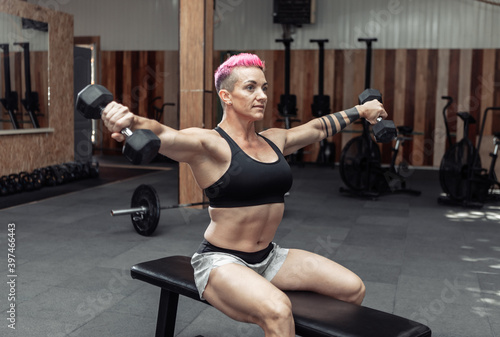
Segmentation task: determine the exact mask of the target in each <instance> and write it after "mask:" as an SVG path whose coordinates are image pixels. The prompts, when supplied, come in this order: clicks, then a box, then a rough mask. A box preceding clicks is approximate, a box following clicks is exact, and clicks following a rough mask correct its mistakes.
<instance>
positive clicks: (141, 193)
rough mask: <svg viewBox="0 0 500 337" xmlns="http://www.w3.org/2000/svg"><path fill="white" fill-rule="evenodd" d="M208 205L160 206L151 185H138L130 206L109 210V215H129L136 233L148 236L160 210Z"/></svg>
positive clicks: (154, 226) (151, 232)
mask: <svg viewBox="0 0 500 337" xmlns="http://www.w3.org/2000/svg"><path fill="white" fill-rule="evenodd" d="M201 205H208V202H195V203H190V204H176V205H170V206H164V207H161V206H160V198H159V197H158V193H156V190H155V189H154V188H153V186H151V185H146V184H142V185H139V186H138V187H137V188H136V189H135V191H134V194H133V195H132V199H131V201H130V208H126V209H117V210H111V216H119V215H129V214H130V217H131V219H132V224H133V225H134V229H135V230H136V232H137V233H139V234H140V235H143V236H150V235H151V234H153V232H154V231H155V230H156V227H158V222H159V221H160V211H161V210H163V209H173V208H183V207H191V206H201Z"/></svg>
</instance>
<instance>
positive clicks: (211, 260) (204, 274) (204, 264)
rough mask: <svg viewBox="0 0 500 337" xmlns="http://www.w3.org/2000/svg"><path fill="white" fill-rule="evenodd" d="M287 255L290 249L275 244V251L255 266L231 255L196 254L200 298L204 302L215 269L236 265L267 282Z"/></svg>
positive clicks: (193, 262)
mask: <svg viewBox="0 0 500 337" xmlns="http://www.w3.org/2000/svg"><path fill="white" fill-rule="evenodd" d="M287 255H288V249H286V248H281V247H280V246H279V245H277V244H276V243H274V242H273V249H272V250H271V252H270V253H269V255H268V256H267V257H266V258H265V259H264V261H262V262H259V263H255V264H250V263H247V262H245V261H244V260H242V259H241V258H239V257H237V256H234V255H231V254H229V253H222V252H208V253H201V254H198V253H194V255H193V257H192V258H191V265H192V266H193V269H194V281H195V283H196V288H198V292H199V294H200V298H201V299H202V300H204V298H203V292H204V291H205V287H206V286H207V283H208V277H209V276H210V272H211V271H212V269H214V268H217V267H220V266H223V265H225V264H228V263H236V264H239V265H242V266H245V267H248V268H250V269H252V270H254V271H255V272H256V273H257V274H259V275H261V276H263V277H264V278H265V279H266V280H268V281H271V280H272V279H273V278H274V276H276V274H277V273H278V270H280V268H281V266H282V265H283V263H284V262H285V259H286V257H287Z"/></svg>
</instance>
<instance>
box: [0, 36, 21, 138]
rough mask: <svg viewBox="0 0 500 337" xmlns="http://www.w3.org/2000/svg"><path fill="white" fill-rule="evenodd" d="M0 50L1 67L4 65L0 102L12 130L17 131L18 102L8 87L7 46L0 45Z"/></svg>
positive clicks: (15, 95) (8, 61)
mask: <svg viewBox="0 0 500 337" xmlns="http://www.w3.org/2000/svg"><path fill="white" fill-rule="evenodd" d="M0 48H2V50H3V65H4V85H5V97H4V98H0V102H2V105H3V106H4V108H5V110H7V114H8V115H9V118H10V122H11V123H12V128H13V129H14V130H17V129H19V122H18V120H17V116H16V114H17V112H18V100H19V97H18V95H17V92H15V91H12V89H11V86H10V55H9V44H7V43H3V44H0Z"/></svg>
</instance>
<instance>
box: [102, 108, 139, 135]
mask: <svg viewBox="0 0 500 337" xmlns="http://www.w3.org/2000/svg"><path fill="white" fill-rule="evenodd" d="M134 116H135V115H134V114H133V113H132V112H130V110H129V109H128V107H126V106H124V105H122V104H120V103H117V102H111V103H109V104H108V105H107V106H106V108H104V110H103V111H102V115H101V119H102V121H103V123H104V126H105V127H106V128H108V130H109V131H111V132H112V134H111V137H112V138H113V139H115V140H116V141H118V142H123V141H125V138H126V137H125V136H124V135H122V134H121V133H120V131H121V130H123V129H125V128H129V129H131V128H132V126H133V124H134Z"/></svg>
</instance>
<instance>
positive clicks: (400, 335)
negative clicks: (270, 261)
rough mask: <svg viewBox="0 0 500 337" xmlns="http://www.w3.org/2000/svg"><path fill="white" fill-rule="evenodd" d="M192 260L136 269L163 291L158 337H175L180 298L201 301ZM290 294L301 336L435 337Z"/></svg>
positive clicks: (371, 313)
mask: <svg viewBox="0 0 500 337" xmlns="http://www.w3.org/2000/svg"><path fill="white" fill-rule="evenodd" d="M190 259H191V258H190V257H188V256H171V257H166V258H162V259H158V260H154V261H148V262H144V263H139V264H137V265H135V266H133V267H132V270H131V275H132V278H134V279H138V280H141V281H144V282H147V283H150V284H153V285H155V286H158V287H160V288H162V292H161V298H160V308H159V313H158V324H157V329H156V336H158V337H160V336H161V337H164V336H173V333H174V326H175V315H176V311H177V300H178V295H183V296H187V297H189V298H192V299H194V300H197V301H201V300H200V298H199V296H198V291H197V290H196V287H195V284H194V278H193V269H192V267H191V263H190ZM286 294H287V295H288V296H289V298H290V300H291V302H292V310H293V316H294V319H295V329H296V333H297V335H300V336H307V337H333V336H335V337H362V336H363V337H368V336H369V337H430V336H431V330H430V329H429V328H428V327H427V326H425V325H423V324H420V323H417V322H414V321H411V320H408V319H406V318H402V317H399V316H396V315H392V314H388V313H385V312H382V311H379V310H375V309H371V308H367V307H360V306H357V305H354V304H350V303H346V302H342V301H339V300H335V299H332V298H330V297H327V296H323V295H320V294H316V293H311V292H303V291H290V292H286ZM205 303H207V302H205ZM207 304H208V303H207ZM200 333H202V332H201V331H200Z"/></svg>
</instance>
